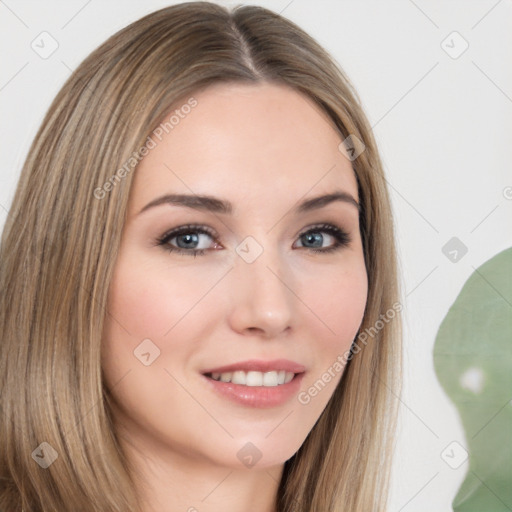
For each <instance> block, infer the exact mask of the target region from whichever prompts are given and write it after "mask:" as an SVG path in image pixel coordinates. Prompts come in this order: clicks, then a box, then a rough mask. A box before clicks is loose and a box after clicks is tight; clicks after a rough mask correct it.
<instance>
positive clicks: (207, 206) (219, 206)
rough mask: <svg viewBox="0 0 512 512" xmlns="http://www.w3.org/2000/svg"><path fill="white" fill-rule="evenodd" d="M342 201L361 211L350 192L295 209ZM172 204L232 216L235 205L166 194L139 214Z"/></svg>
mask: <svg viewBox="0 0 512 512" xmlns="http://www.w3.org/2000/svg"><path fill="white" fill-rule="evenodd" d="M336 201H341V202H343V203H347V204H351V205H353V206H355V207H356V208H357V210H358V211H359V208H360V206H359V203H358V202H357V201H356V200H355V199H354V198H353V197H352V195H350V194H349V193H348V192H344V191H343V190H336V191H334V192H332V193H331V194H325V195H321V196H317V197H313V198H311V199H306V200H305V201H303V202H302V203H300V204H299V205H298V206H296V207H295V208H294V211H295V212H296V213H305V212H309V211H312V210H317V209H320V208H324V207H325V206H327V205H329V204H331V203H333V202H336ZM164 204H170V205H174V206H182V207H185V208H192V209H194V210H200V211H208V212H213V213H222V214H228V215H229V214H232V213H233V205H232V203H230V202H229V201H226V200H223V199H219V198H216V197H213V196H205V195H197V194H194V195H189V194H166V195H163V196H161V197H157V198H156V199H154V200H153V201H151V202H149V203H148V204H147V205H146V206H144V208H142V210H141V211H140V212H139V213H138V215H140V214H141V213H142V212H145V211H147V210H149V209H150V208H154V207H156V206H160V205H164Z"/></svg>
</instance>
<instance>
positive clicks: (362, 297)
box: [302, 263, 368, 349]
mask: <svg viewBox="0 0 512 512" xmlns="http://www.w3.org/2000/svg"><path fill="white" fill-rule="evenodd" d="M302 294H303V296H304V298H305V300H304V302H305V303H306V304H308V305H310V306H309V307H310V309H311V312H312V314H313V315H314V316H316V321H317V323H318V322H319V323H320V326H321V329H320V330H319V332H322V333H324V335H323V336H322V339H323V340H324V342H325V343H326V344H327V346H331V347H333V348H335V349H339V348H342V347H343V346H345V345H347V344H348V345H349V346H350V344H351V342H352V340H353V338H354V337H355V335H356V334H357V330H358V329H359V326H360V324H361V321H362V319H363V315H364V310H365V307H366V300H367V294H368V280H367V274H366V269H365V267H364V263H363V264H360V263H357V264H354V265H351V266H350V267H346V268H345V269H343V268H342V269H333V268H330V269H326V270H325V271H322V273H320V274H318V275H316V279H315V281H314V282H313V280H312V279H308V280H307V282H306V283H305V285H304V287H303V291H302ZM312 321H313V319H312Z"/></svg>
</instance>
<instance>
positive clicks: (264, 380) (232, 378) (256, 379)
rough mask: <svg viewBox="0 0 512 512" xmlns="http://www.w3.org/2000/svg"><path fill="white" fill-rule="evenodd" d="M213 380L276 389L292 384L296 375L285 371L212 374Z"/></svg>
mask: <svg viewBox="0 0 512 512" xmlns="http://www.w3.org/2000/svg"><path fill="white" fill-rule="evenodd" d="M211 376H212V379H214V380H220V381H221V382H232V383H233V384H239V385H242V386H249V387H255V386H264V387H275V386H280V385H282V384H287V383H288V382H290V381H291V380H292V379H293V377H294V376H295V374H294V373H293V372H285V371H284V370H279V371H270V372H265V373H263V372H254V371H249V372H244V371H241V370H239V371H236V372H226V373H217V372H215V373H212V374H211Z"/></svg>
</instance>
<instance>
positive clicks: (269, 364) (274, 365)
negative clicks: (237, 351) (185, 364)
mask: <svg viewBox="0 0 512 512" xmlns="http://www.w3.org/2000/svg"><path fill="white" fill-rule="evenodd" d="M236 371H243V372H250V371H253V372H262V373H266V372H272V371H276V372H279V371H285V372H287V373H295V374H297V373H304V372H305V371H306V368H305V366H303V365H301V364H299V363H296V362H294V361H290V360H288V359H274V360H272V361H264V360H257V359H252V360H249V361H240V362H238V363H233V364H229V365H225V366H217V367H214V368H209V369H207V370H204V371H201V373H202V374H203V375H212V374H213V373H215V374H217V373H219V374H221V373H229V372H236Z"/></svg>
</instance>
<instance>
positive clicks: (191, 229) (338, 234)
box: [156, 224, 352, 257]
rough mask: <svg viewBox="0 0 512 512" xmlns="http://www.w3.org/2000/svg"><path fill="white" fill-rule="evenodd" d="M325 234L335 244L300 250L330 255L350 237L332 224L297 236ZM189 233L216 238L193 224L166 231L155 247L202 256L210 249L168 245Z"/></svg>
mask: <svg viewBox="0 0 512 512" xmlns="http://www.w3.org/2000/svg"><path fill="white" fill-rule="evenodd" d="M320 232H321V233H327V234H328V235H331V236H333V237H334V240H335V243H334V245H332V246H331V247H327V248H324V249H314V248H311V247H300V248H301V249H302V248H304V249H309V250H310V251H313V252H317V253H323V254H325V253H330V252H334V251H337V250H339V249H341V248H342V247H345V246H347V245H348V244H349V243H350V242H351V241H352V239H351V237H350V235H349V234H348V233H347V232H346V231H344V230H342V229H340V228H338V227H337V226H334V225H333V224H318V225H315V226H312V227H310V228H309V229H307V230H306V231H303V232H302V233H300V234H299V238H301V237H302V236H304V235H307V234H308V233H320ZM191 233H195V234H198V233H199V234H203V235H209V236H211V237H212V239H214V241H215V238H216V234H215V233H214V232H213V231H212V230H211V229H210V228H208V227H206V226H201V225H194V224H188V225H186V226H180V227H179V228H176V229H173V230H171V231H168V232H167V233H165V234H164V235H162V236H161V237H160V238H158V239H157V241H156V245H158V246H161V247H162V248H163V249H164V250H165V251H168V252H174V253H178V254H186V255H188V256H194V257H195V256H203V255H204V254H205V253H206V252H207V251H208V250H210V249H191V250H187V249H182V248H180V247H173V246H171V245H169V241H170V240H172V239H173V238H176V237H178V236H180V235H189V234H191Z"/></svg>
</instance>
